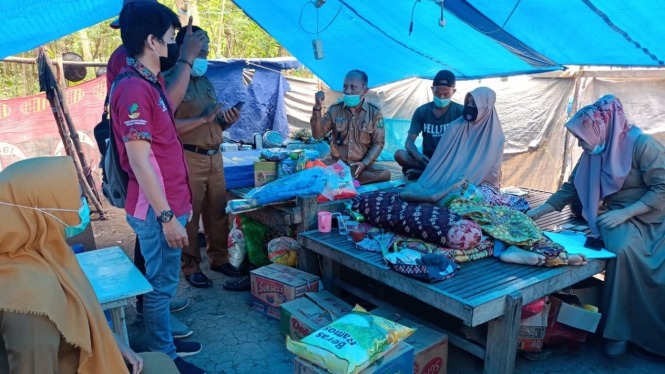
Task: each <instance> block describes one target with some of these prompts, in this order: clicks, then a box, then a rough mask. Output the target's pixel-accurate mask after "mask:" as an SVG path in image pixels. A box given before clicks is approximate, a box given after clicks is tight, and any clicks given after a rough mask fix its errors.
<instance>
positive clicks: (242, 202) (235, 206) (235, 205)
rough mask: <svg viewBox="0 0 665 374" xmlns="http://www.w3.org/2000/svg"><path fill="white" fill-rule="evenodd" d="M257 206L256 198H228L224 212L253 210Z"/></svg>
mask: <svg viewBox="0 0 665 374" xmlns="http://www.w3.org/2000/svg"><path fill="white" fill-rule="evenodd" d="M258 206H259V204H258V203H257V202H256V200H252V199H235V200H229V202H228V203H226V214H229V213H233V214H238V213H245V212H249V211H252V210H255V209H256V208H257V207H258Z"/></svg>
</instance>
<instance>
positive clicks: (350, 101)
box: [344, 94, 362, 107]
mask: <svg viewBox="0 0 665 374" xmlns="http://www.w3.org/2000/svg"><path fill="white" fill-rule="evenodd" d="M361 100H362V98H361V97H360V95H347V94H344V104H346V106H348V107H355V106H357V105H358V104H360V101H361Z"/></svg>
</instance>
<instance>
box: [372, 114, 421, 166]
mask: <svg viewBox="0 0 665 374" xmlns="http://www.w3.org/2000/svg"><path fill="white" fill-rule="evenodd" d="M384 123H385V125H386V144H385V145H384V146H383V151H381V154H380V155H379V161H395V157H394V156H395V152H397V150H399V149H404V147H405V143H406V138H407V137H408V136H409V134H408V132H409V127H411V120H406V119H395V118H384ZM416 146H417V147H418V149H419V150H421V151H422V149H423V138H422V136H418V138H417V139H416Z"/></svg>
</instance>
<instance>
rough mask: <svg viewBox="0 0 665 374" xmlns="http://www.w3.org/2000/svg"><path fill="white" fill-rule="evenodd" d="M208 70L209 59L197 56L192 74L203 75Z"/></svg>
mask: <svg viewBox="0 0 665 374" xmlns="http://www.w3.org/2000/svg"><path fill="white" fill-rule="evenodd" d="M206 71H208V60H206V59H205V58H195V59H194V63H193V64H192V72H191V74H192V75H193V76H195V77H202V76H203V75H205V73H206Z"/></svg>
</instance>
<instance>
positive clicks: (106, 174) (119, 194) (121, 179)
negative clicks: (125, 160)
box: [95, 70, 173, 208]
mask: <svg viewBox="0 0 665 374" xmlns="http://www.w3.org/2000/svg"><path fill="white" fill-rule="evenodd" d="M130 76H135V77H140V78H141V79H145V78H143V76H141V75H140V74H139V73H137V72H136V71H134V70H132V71H127V72H124V73H122V74H120V75H118V77H116V79H115V80H114V81H113V85H112V86H111V91H110V92H109V94H108V96H107V102H108V103H109V106H110V103H111V97H112V95H113V89H114V88H115V86H116V84H117V83H118V82H120V80H122V79H123V78H126V77H130ZM150 84H152V86H153V87H154V88H155V89H156V90H157V91H158V92H159V95H160V96H161V98H162V101H163V102H164V105H166V107H167V108H168V110H169V113H171V117H173V112H171V107H170V106H169V102H168V100H167V98H166V95H165V94H164V91H163V90H162V88H161V87H160V86H159V84H157V83H152V82H150ZM105 114H106V113H105ZM105 117H106V116H105ZM105 119H106V129H104V120H105ZM98 128H99V130H98ZM104 130H106V134H108V135H106V136H107V139H108V146H107V145H106V139H103V140H102V141H101V142H100V139H97V143H98V144H99V143H103V144H104V148H106V149H105V152H104V153H102V155H103V156H102V161H101V168H102V193H103V194H104V196H105V197H106V200H108V202H109V204H111V205H112V206H114V207H116V208H124V207H125V202H126V201H127V186H128V184H129V175H128V174H127V172H126V171H125V170H124V169H123V168H122V165H121V164H120V157H119V155H118V148H117V145H116V142H115V136H113V122H112V119H111V110H108V117H106V118H102V122H100V123H99V124H98V125H97V126H96V127H95V138H97V134H99V135H100V138H101V137H103V136H104V135H105V131H104ZM99 149H100V151H101V150H102V149H103V148H102V147H101V146H100V148H99Z"/></svg>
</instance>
